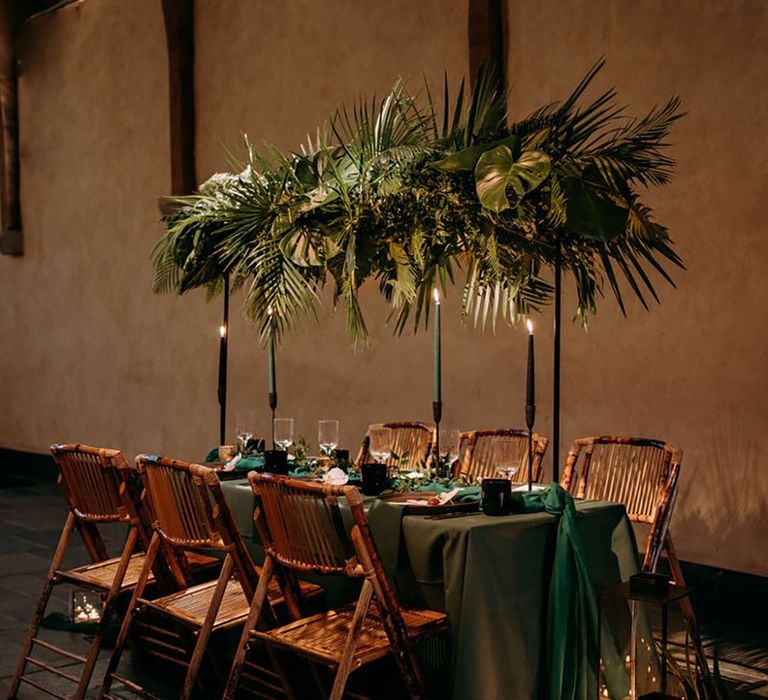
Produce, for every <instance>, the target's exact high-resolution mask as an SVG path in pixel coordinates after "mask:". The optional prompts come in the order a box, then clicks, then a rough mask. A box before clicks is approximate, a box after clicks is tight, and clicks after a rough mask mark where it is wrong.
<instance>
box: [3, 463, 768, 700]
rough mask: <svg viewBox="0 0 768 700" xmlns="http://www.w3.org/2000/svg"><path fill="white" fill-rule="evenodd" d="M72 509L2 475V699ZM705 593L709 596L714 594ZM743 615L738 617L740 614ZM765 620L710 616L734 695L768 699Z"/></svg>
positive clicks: (28, 693)
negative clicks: (68, 510)
mask: <svg viewBox="0 0 768 700" xmlns="http://www.w3.org/2000/svg"><path fill="white" fill-rule="evenodd" d="M64 514H65V510H64V507H63V502H62V497H61V494H60V493H59V491H58V489H57V487H56V486H55V484H53V483H50V482H44V483H34V484H29V483H24V482H21V481H18V480H13V479H9V478H7V477H5V478H4V479H3V480H2V481H0V697H4V696H5V695H6V694H7V689H8V683H9V679H10V677H11V676H12V675H13V672H14V670H15V667H16V663H17V661H18V656H19V653H20V649H21V645H22V642H23V640H24V636H25V635H26V632H27V627H28V625H29V622H30V620H31V618H32V615H33V613H34V610H35V606H36V604H37V601H38V598H39V595H40V589H41V587H42V583H43V579H44V576H45V573H46V571H47V569H48V565H49V563H50V560H51V557H52V554H53V549H54V548H55V546H56V543H57V541H58V538H59V535H60V532H61V527H62V525H63V521H64ZM103 534H104V535H105V541H106V544H107V546H108V548H110V551H114V550H115V548H117V549H119V548H120V546H121V544H122V539H123V537H124V533H123V532H121V531H116V530H112V531H111V532H110V531H109V530H104V531H103ZM85 561H87V554H86V551H85V547H84V546H83V545H82V543H81V541H80V540H79V538H77V537H74V538H73V544H72V546H71V547H70V549H69V551H68V553H67V557H66V560H65V564H67V565H70V564H71V565H76V564H82V563H84V562H85ZM703 585H708V584H706V583H704V584H703ZM67 590H68V589H67V587H66V586H60V587H58V590H54V595H53V598H52V602H51V604H50V605H49V611H51V610H59V611H62V612H66V611H67V609H68V592H67ZM705 593H706V591H705ZM702 598H703V599H704V600H706V596H702ZM752 603H753V606H754V609H755V610H761V609H762V610H763V611H765V610H766V609H768V606H766V603H765V598H763V599H760V600H754V601H752ZM745 609H746V610H748V609H749V608H748V607H747V608H745ZM721 611H722V609H721ZM735 616H738V619H733V618H734V617H735ZM726 618H727V619H726ZM758 619H759V618H756V617H755V616H752V619H750V616H748V615H747V616H743V617H742V616H741V614H740V613H739V612H738V611H736V612H734V611H731V612H730V613H729V614H728V615H727V616H723V615H721V614H720V613H718V612H715V613H713V614H710V615H709V616H708V617H707V616H704V622H705V623H706V624H705V632H706V634H707V642H708V647H709V648H710V649H713V650H714V649H716V650H717V652H718V655H719V657H720V659H721V670H722V672H723V675H724V676H727V678H728V679H729V682H728V684H729V687H730V689H731V697H732V698H734V700H746V699H748V698H765V697H768V633H767V632H766V628H765V627H762V628H757V625H756V622H757V621H758ZM42 636H43V638H44V639H45V638H47V639H51V640H52V641H53V643H56V644H57V645H59V646H64V647H65V648H71V649H72V650H73V651H76V652H77V653H85V651H86V650H87V648H88V645H87V642H85V640H84V639H83V637H82V636H81V635H80V634H74V633H67V632H60V631H49V630H45V631H43V632H42ZM65 638H66V640H65ZM106 661H107V655H106V654H103V655H102V658H101V660H100V662H99V665H98V666H97V668H96V671H95V673H94V675H93V680H92V683H91V688H90V690H89V693H88V696H87V697H88V698H95V697H96V694H97V691H98V685H99V682H100V680H101V677H102V675H103V670H104V665H105V664H106ZM64 662H65V663H62V660H61V659H60V658H59V659H58V660H57V664H56V665H57V666H63V665H66V660H64ZM43 673H45V672H42V671H38V672H37V675H39V676H40V677H41V678H42V674H43ZM75 673H76V671H75ZM45 677H46V678H45V683H46V684H47V685H49V686H50V687H52V688H53V689H55V690H57V691H58V692H60V693H62V694H63V695H67V694H69V693H70V692H71V690H72V685H71V684H70V683H69V682H68V681H66V680H63V679H58V678H53V679H51V676H50V674H47V673H45ZM40 695H41V694H40V693H39V692H38V691H36V690H35V689H34V688H30V687H29V686H22V689H21V691H20V693H19V697H20V698H22V699H24V698H34V697H38V696H40Z"/></svg>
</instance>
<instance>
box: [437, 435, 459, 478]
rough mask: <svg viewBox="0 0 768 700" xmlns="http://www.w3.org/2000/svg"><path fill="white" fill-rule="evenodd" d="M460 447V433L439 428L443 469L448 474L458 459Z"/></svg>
mask: <svg viewBox="0 0 768 700" xmlns="http://www.w3.org/2000/svg"><path fill="white" fill-rule="evenodd" d="M460 446H461V431H460V430H452V429H450V428H440V451H441V452H442V453H443V454H442V455H441V457H442V460H441V461H444V463H445V468H446V470H447V471H448V473H449V474H450V473H451V471H452V470H453V465H454V463H455V462H456V460H457V459H458V458H459V447H460Z"/></svg>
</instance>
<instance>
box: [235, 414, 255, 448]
mask: <svg viewBox="0 0 768 700" xmlns="http://www.w3.org/2000/svg"><path fill="white" fill-rule="evenodd" d="M253 425H254V415H253V411H246V412H244V413H236V414H235V435H236V436H237V441H238V443H239V445H240V452H245V448H246V447H247V445H248V441H249V440H250V439H251V438H252V437H253Z"/></svg>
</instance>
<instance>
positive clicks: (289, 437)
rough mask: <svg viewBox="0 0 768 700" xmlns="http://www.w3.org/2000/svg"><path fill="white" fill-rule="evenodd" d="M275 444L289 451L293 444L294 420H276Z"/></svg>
mask: <svg viewBox="0 0 768 700" xmlns="http://www.w3.org/2000/svg"><path fill="white" fill-rule="evenodd" d="M274 427H275V444H276V445H278V446H279V447H280V449H282V450H285V451H286V452H287V451H288V448H289V447H290V446H291V445H292V444H293V418H275V425H274Z"/></svg>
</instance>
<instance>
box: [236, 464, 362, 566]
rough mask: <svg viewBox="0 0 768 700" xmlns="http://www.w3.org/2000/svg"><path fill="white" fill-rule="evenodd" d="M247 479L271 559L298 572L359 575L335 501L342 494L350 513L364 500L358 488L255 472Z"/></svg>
mask: <svg viewBox="0 0 768 700" xmlns="http://www.w3.org/2000/svg"><path fill="white" fill-rule="evenodd" d="M248 479H249V481H250V484H251V488H252V489H253V492H254V495H255V498H256V515H255V516H254V517H255V520H256V525H257V527H258V528H259V534H260V535H261V537H262V541H263V543H264V545H265V547H266V549H267V552H268V553H269V554H271V555H272V556H273V558H274V559H275V561H276V562H278V563H279V564H281V565H282V566H285V567H286V568H288V569H291V570H294V571H297V572H298V571H304V572H312V573H317V574H322V575H340V576H351V577H353V578H356V577H360V576H361V575H362V573H361V569H360V566H359V562H358V560H357V556H356V553H355V549H354V547H353V545H352V542H351V540H350V537H349V533H348V531H347V526H346V525H345V523H344V520H343V517H342V514H341V510H340V506H339V500H340V499H346V501H347V503H348V504H349V507H350V509H351V510H352V512H353V517H354V513H355V511H356V510H358V509H362V502H363V501H362V497H361V496H360V494H359V492H358V491H357V489H355V488H354V487H350V486H330V485H325V484H307V483H305V482H302V481H298V480H293V479H288V478H279V477H275V476H274V475H271V474H258V473H256V472H251V473H250V474H249V475H248ZM363 517H365V516H364V515H363Z"/></svg>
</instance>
